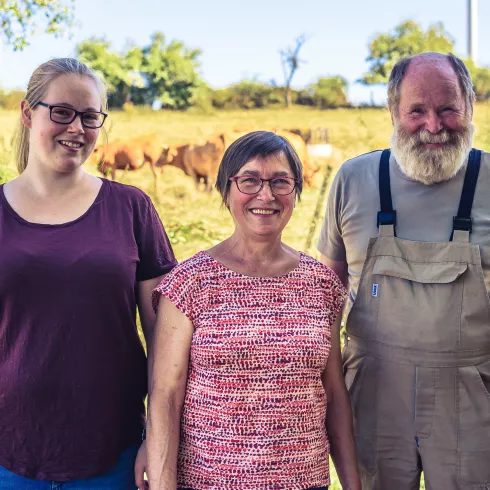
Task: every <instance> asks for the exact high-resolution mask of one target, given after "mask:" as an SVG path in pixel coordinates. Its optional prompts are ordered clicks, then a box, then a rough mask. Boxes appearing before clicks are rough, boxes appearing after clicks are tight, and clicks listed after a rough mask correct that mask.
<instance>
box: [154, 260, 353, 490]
mask: <svg viewBox="0 0 490 490" xmlns="http://www.w3.org/2000/svg"><path fill="white" fill-rule="evenodd" d="M159 295H164V296H165V297H167V298H168V299H169V300H170V301H171V302H172V303H173V304H175V306H176V307H177V308H178V309H179V310H180V311H181V312H183V313H184V314H185V315H186V316H188V317H189V318H190V320H191V321H192V323H193V326H194V334H193V338H192V343H191V351H190V362H189V371H188V381H187V390H186V396H185V402H184V408H183V413H182V419H181V439H180V447H179V458H178V480H177V481H178V486H179V487H190V488H193V489H196V490H200V489H221V490H222V489H227V488H253V489H255V490H260V489H288V490H293V489H305V488H310V487H317V486H325V485H328V484H329V482H330V479H329V467H328V455H329V443H328V437H327V433H326V430H325V416H326V409H327V400H326V395H325V390H324V388H323V385H322V381H321V375H322V373H323V371H324V370H325V366H326V363H327V359H328V355H329V351H330V345H331V332H330V326H331V325H332V323H333V322H334V321H335V319H336V318H337V316H338V314H339V311H340V308H341V306H342V304H343V302H344V300H345V296H346V291H345V289H344V287H343V285H342V284H341V282H340V280H339V279H338V278H337V276H336V275H335V274H334V273H333V272H332V270H331V269H329V268H328V267H327V266H325V265H323V264H321V263H320V262H318V261H316V260H315V259H313V258H311V257H309V256H308V255H305V254H303V253H301V256H300V260H299V263H298V265H297V267H296V268H295V269H293V270H292V271H291V272H289V273H287V274H285V275H283V276H280V277H251V276H245V275H242V274H239V273H237V272H234V271H232V270H230V269H228V268H227V267H225V266H224V265H222V264H221V263H219V262H218V261H217V260H216V259H214V258H212V257H211V256H210V255H209V254H208V253H207V252H199V253H198V254H196V255H195V256H193V257H191V258H190V259H188V260H186V261H184V262H182V263H181V264H180V265H178V266H177V267H176V268H174V269H173V270H172V271H171V272H170V273H169V274H168V275H167V276H166V277H165V278H164V279H163V281H162V282H161V284H160V285H159V286H158V288H157V289H155V291H154V295H153V300H154V305H155V306H156V305H157V302H158V298H159Z"/></svg>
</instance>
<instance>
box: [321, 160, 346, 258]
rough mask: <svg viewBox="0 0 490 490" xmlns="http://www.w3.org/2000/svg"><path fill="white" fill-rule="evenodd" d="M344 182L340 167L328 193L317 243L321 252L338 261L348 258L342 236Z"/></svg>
mask: <svg viewBox="0 0 490 490" xmlns="http://www.w3.org/2000/svg"><path fill="white" fill-rule="evenodd" d="M343 182H344V180H343V179H342V169H340V170H339V171H338V172H337V175H336V176H335V178H334V180H333V182H332V186H331V188H330V192H329V194H328V201H327V210H326V212H325V219H324V220H323V224H322V229H321V231H320V237H319V239H318V244H317V248H318V251H319V252H320V253H321V254H323V255H325V256H326V257H328V258H329V259H332V260H338V261H342V260H346V253H345V245H344V240H343V238H342V205H343V194H344V189H343V186H344V184H343Z"/></svg>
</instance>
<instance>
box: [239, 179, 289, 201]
mask: <svg viewBox="0 0 490 490" xmlns="http://www.w3.org/2000/svg"><path fill="white" fill-rule="evenodd" d="M230 180H231V181H232V182H235V184H236V186H237V188H238V190H239V191H240V192H241V193H242V194H258V193H259V192H260V191H261V190H262V188H263V187H264V182H269V186H270V188H271V191H272V193H273V194H276V195H278V196H287V195H288V194H291V193H292V192H293V191H294V189H295V187H296V180H295V179H293V178H292V177H274V178H273V179H261V178H260V177H251V176H249V175H236V176H235V177H230Z"/></svg>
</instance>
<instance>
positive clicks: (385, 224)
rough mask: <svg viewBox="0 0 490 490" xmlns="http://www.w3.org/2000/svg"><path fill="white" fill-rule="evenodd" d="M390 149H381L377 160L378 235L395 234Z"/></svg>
mask: <svg viewBox="0 0 490 490" xmlns="http://www.w3.org/2000/svg"><path fill="white" fill-rule="evenodd" d="M390 155H391V152H390V150H383V152H382V153H381V159H380V162H379V201H380V208H381V210H380V211H378V218H377V225H378V228H379V235H380V236H395V226H396V211H395V210H394V209H393V202H392V200H391V184H390Z"/></svg>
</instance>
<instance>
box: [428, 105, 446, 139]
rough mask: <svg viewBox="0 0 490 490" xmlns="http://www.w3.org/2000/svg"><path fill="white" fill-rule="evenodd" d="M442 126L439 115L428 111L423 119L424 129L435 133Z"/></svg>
mask: <svg viewBox="0 0 490 490" xmlns="http://www.w3.org/2000/svg"><path fill="white" fill-rule="evenodd" d="M442 128H443V126H442V120H441V118H440V117H439V115H438V114H437V113H436V112H433V111H431V112H429V113H428V114H427V119H426V121H425V129H426V130H427V131H429V132H430V133H432V134H437V133H439V131H441V129H442Z"/></svg>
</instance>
